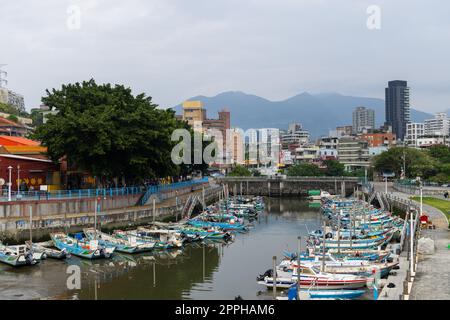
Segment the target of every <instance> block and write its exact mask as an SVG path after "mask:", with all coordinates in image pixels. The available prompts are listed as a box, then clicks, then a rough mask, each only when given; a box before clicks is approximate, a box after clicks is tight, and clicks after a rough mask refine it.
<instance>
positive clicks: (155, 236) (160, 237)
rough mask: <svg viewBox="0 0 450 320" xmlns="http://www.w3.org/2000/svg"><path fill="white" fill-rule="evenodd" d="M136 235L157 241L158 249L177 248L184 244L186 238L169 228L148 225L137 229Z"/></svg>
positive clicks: (156, 246)
mask: <svg viewBox="0 0 450 320" xmlns="http://www.w3.org/2000/svg"><path fill="white" fill-rule="evenodd" d="M136 235H137V236H139V237H141V238H144V239H150V240H154V241H156V244H155V248H156V249H176V248H181V247H182V246H183V242H184V239H183V237H181V235H180V233H178V232H176V231H174V230H168V229H149V228H146V227H139V228H137V230H136Z"/></svg>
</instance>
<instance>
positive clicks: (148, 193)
mask: <svg viewBox="0 0 450 320" xmlns="http://www.w3.org/2000/svg"><path fill="white" fill-rule="evenodd" d="M206 182H208V178H207V177H205V178H202V179H197V180H189V181H182V182H176V183H171V184H163V185H157V186H150V187H148V188H147V191H146V192H145V193H144V195H143V196H142V198H141V200H140V204H141V205H145V204H146V203H147V201H148V199H149V198H150V196H151V195H152V194H156V193H159V192H162V191H172V190H176V189H180V188H185V187H189V186H194V185H197V184H201V183H206Z"/></svg>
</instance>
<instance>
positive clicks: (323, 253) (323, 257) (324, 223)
mask: <svg viewBox="0 0 450 320" xmlns="http://www.w3.org/2000/svg"><path fill="white" fill-rule="evenodd" d="M326 226H327V223H326V221H325V220H324V221H323V244H322V245H323V249H322V272H324V271H325V242H326V236H325V235H326V230H325V228H326Z"/></svg>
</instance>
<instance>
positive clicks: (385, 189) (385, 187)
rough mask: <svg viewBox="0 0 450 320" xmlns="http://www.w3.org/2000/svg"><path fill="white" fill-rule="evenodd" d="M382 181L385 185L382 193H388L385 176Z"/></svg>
mask: <svg viewBox="0 0 450 320" xmlns="http://www.w3.org/2000/svg"><path fill="white" fill-rule="evenodd" d="M384 181H385V185H384V193H386V194H387V193H388V192H387V191H388V188H387V182H388V178H387V176H386V177H384Z"/></svg>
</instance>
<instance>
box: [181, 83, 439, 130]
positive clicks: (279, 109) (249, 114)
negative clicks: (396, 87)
mask: <svg viewBox="0 0 450 320" xmlns="http://www.w3.org/2000/svg"><path fill="white" fill-rule="evenodd" d="M186 100H200V101H202V102H203V104H204V107H205V108H206V110H207V117H208V118H217V117H218V115H217V112H218V111H220V110H222V109H223V108H227V109H228V110H229V111H230V112H231V126H232V127H238V128H242V129H244V130H246V129H249V128H279V129H284V130H286V129H287V127H288V124H289V123H291V122H299V123H301V124H302V125H303V128H305V129H308V130H309V131H310V133H311V136H312V137H313V138H317V137H320V136H322V135H327V134H328V132H329V130H334V129H335V128H336V127H337V126H343V125H351V124H352V112H353V110H354V109H355V108H356V107H359V106H364V107H367V108H371V109H374V110H375V122H376V126H377V127H379V126H380V125H382V124H383V123H384V120H385V119H384V114H385V103H384V100H383V99H377V98H366V97H352V96H345V95H341V94H338V93H322V94H310V93H308V92H304V93H301V94H298V95H296V96H293V97H291V98H289V99H286V100H282V101H270V100H268V99H265V98H262V97H258V96H256V95H252V94H247V93H244V92H240V91H228V92H223V93H220V94H218V95H216V96H213V97H205V96H201V95H200V96H196V97H192V98H189V99H186ZM173 109H174V110H175V111H176V112H177V114H181V113H182V107H181V104H179V105H177V106H175V107H173ZM432 117H433V115H431V114H428V113H426V112H422V111H419V110H415V109H412V108H411V121H412V122H423V121H424V120H425V119H430V118H432Z"/></svg>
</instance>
